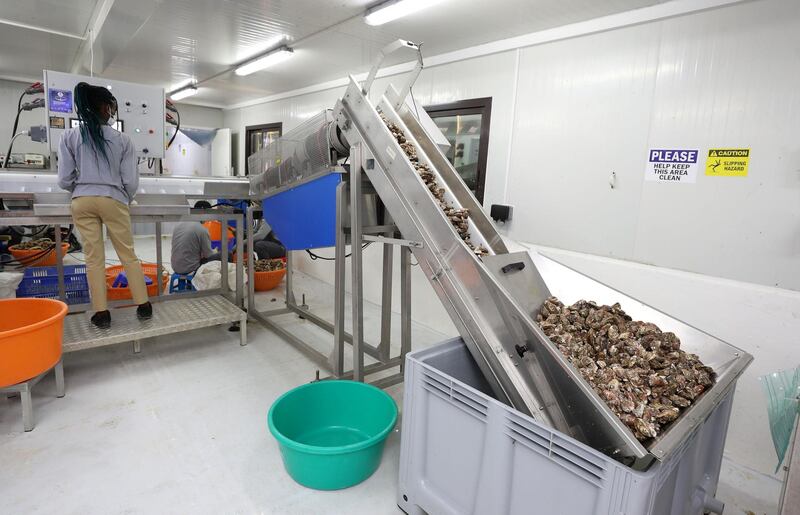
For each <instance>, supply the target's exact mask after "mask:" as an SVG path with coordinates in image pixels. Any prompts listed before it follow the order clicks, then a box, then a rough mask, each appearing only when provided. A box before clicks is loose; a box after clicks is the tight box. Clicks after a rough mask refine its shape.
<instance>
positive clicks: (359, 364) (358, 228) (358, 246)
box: [246, 145, 421, 388]
mask: <svg viewBox="0 0 800 515" xmlns="http://www.w3.org/2000/svg"><path fill="white" fill-rule="evenodd" d="M350 162H351V167H350V174H349V175H346V176H345V180H344V181H342V182H341V183H340V184H339V186H338V188H337V189H336V244H335V265H334V266H335V277H334V315H333V322H329V321H328V320H325V319H324V318H322V317H320V316H319V315H317V314H315V313H313V312H311V311H310V310H309V309H308V308H307V307H304V306H301V305H298V304H297V302H296V299H295V294H294V287H293V280H292V275H293V272H294V260H293V258H292V254H291V252H288V253H287V263H286V267H287V272H286V298H285V306H284V307H282V308H280V309H274V310H270V311H265V312H259V311H258V310H257V309H256V308H255V301H254V293H253V287H252V284H253V267H252V260H250V261H248V270H247V273H248V277H249V278H250V280H249V284H250V286H249V288H248V306H250V310H249V315H250V316H251V317H253V318H255V319H256V320H258V321H260V322H261V323H262V324H264V326H265V327H267V328H268V329H270V330H271V331H273V332H275V333H276V334H278V335H279V336H280V337H281V338H283V339H284V340H286V341H287V342H289V343H290V344H291V345H293V346H294V347H296V348H297V349H298V350H300V351H301V352H303V353H304V354H306V355H307V356H308V357H309V358H310V359H312V360H313V361H314V362H315V363H317V364H318V365H320V366H321V367H322V368H325V369H328V370H330V371H331V378H336V379H353V380H356V381H365V380H366V378H367V376H369V375H371V374H375V373H378V372H383V371H386V370H389V369H392V368H396V367H399V371H398V372H397V373H395V374H392V375H389V376H387V377H383V378H381V379H378V380H376V381H374V382H373V383H372V384H375V385H377V386H379V387H381V388H385V387H388V386H391V385H393V384H397V383H399V382H402V380H403V375H402V374H403V362H404V361H405V355H406V354H407V353H408V352H409V351H410V350H411V259H410V256H411V250H410V249H411V248H418V247H420V246H421V243H419V242H415V241H410V240H403V239H399V238H396V237H395V236H396V235H397V228H396V227H395V226H394V225H378V226H367V227H365V226H363V223H362V219H361V217H362V210H361V209H360V207H361V202H362V198H363V189H362V180H363V177H364V174H363V169H362V168H361V163H362V162H363V155H362V151H361V149H360V148H359V147H358V145H356V146H353V147H352V148H351V149H350ZM348 205H349V206H350V209H349V210H348ZM348 211H349V213H348ZM246 219H247V224H246V229H247V231H248V237H247V241H248V253H251V252H252V248H251V245H252V242H251V239H252V237H251V236H252V234H251V232H252V230H253V208H252V207H251V208H250V209H248V213H247V216H246ZM348 221H349V225H350V226H349V227H346V224H347V222H348ZM348 237H349V238H350V240H351V241H350V252H351V255H350V260H351V262H350V267H351V281H352V283H351V284H352V290H351V293H352V311H351V316H352V320H353V332H352V334H348V333H347V332H346V331H345V314H346V313H345V311H346V309H345V302H346V295H345V289H346V287H345V284H346V280H347V279H346V274H347V257H346V255H347V254H346V252H347V249H346V244H347V239H348ZM367 241H374V242H378V243H382V244H383V245H382V247H383V265H382V272H383V276H382V282H381V287H382V290H381V337H380V342H379V343H378V345H372V344H370V343H368V342H366V341H365V340H364V299H363V258H362V252H361V251H362V244H363V243H364V242H367ZM395 246H399V247H400V249H401V250H400V300H401V302H400V333H401V334H400V340H401V343H400V353H399V355H397V356H394V357H392V356H391V328H392V322H391V320H392V286H393V285H392V268H393V265H394V247H395ZM289 313H293V314H296V315H298V316H299V317H301V318H303V319H305V320H308V321H309V322H311V323H313V324H314V325H316V326H318V327H320V328H322V329H325V330H326V331H328V332H330V333H332V335H333V345H332V348H331V352H330V353H329V354H327V355H326V354H324V353H322V352H320V351H318V350H317V349H316V348H314V347H313V346H312V345H310V344H308V343H307V342H305V341H303V340H302V339H301V338H298V337H297V336H295V335H294V334H292V333H291V332H289V331H288V330H286V329H285V328H283V327H281V325H280V324H279V323H277V322H276V321H275V320H273V317H275V316H279V315H286V314H289ZM345 343H349V344H351V346H352V349H353V366H352V367H351V368H350V369H349V370H346V368H345V356H344V348H345ZM365 355H366V357H369V358H371V359H373V360H375V362H374V363H370V364H365V363H364V361H365V358H366V357H365Z"/></svg>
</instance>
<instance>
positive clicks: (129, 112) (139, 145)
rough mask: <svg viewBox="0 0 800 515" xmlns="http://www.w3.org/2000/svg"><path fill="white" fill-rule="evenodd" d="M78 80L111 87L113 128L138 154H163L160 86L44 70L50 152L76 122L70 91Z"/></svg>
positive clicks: (162, 106)
mask: <svg viewBox="0 0 800 515" xmlns="http://www.w3.org/2000/svg"><path fill="white" fill-rule="evenodd" d="M79 82H86V83H88V84H92V85H93V86H103V87H106V88H108V89H109V91H111V94H112V95H114V97H115V98H116V99H117V123H116V124H115V125H114V129H116V130H118V131H120V132H123V133H125V134H127V135H128V136H130V138H131V140H132V141H133V145H134V147H136V155H137V156H138V157H144V158H154V157H158V158H163V157H164V143H165V140H164V89H163V88H159V87H155V86H145V85H143V84H135V83H133V82H123V81H119V80H112V79H104V78H101V77H86V76H85V75H75V74H72V73H62V72H54V71H51V70H45V71H44V87H45V109H46V111H47V115H46V121H47V141H48V145H49V146H50V151H51V152H57V151H58V144H59V142H60V141H61V135H62V134H63V133H64V130H65V129H67V128H69V127H76V126H77V125H78V123H79V122H78V115H77V114H76V111H75V99H74V98H73V94H74V93H73V91H74V89H75V86H76V85H77V84H78V83H79Z"/></svg>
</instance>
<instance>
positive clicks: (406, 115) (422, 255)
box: [250, 40, 752, 469]
mask: <svg viewBox="0 0 800 515" xmlns="http://www.w3.org/2000/svg"><path fill="white" fill-rule="evenodd" d="M398 49H408V50H411V51H413V52H416V53H417V56H418V62H417V66H416V68H415V70H414V71H413V72H412V73H411V76H410V78H409V79H408V81H407V82H406V84H405V85H404V86H403V87H402V88H401V89H400V90H399V91H398V90H396V89H395V88H394V87H393V86H389V87H388V89H387V90H386V92H385V93H384V95H383V97H382V98H381V100H380V101H379V102H378V103H377V104H373V103H372V102H371V101H370V99H369V96H368V94H369V92H370V88H371V86H372V83H373V81H374V78H375V76H376V74H377V71H378V69H379V67H380V64H381V62H380V61H381V59H382V58H383V56H384V54H388V53H389V52H392V51H394V50H398ZM381 59H379V61H378V62H377V63H376V64H375V66H374V67H373V69H372V70H371V72H370V74H369V76H368V78H367V80H366V81H365V82H364V83H363V84H362V83H359V82H358V81H356V80H355V79H354V78H352V77H351V79H350V84H349V86H348V87H347V90H346V92H345V94H344V95H343V96H342V98H341V99H340V100H339V101H338V102H337V103H336V106H335V108H334V110H333V120H331V121H327V118H325V117H322V118H320V120H319V124H318V127H317V128H316V130H314V131H310V132H309V135H308V136H307V137H306V138H305V139H303V142H302V145H292V148H293V152H292V153H291V156H288V155H283V154H281V153H280V152H278V153H276V152H275V149H274V148H273V149H270V148H269V147H268V148H267V149H264V150H263V151H261V153H260V154H257V155H254V156H251V158H250V164H251V169H256V170H261V171H262V173H261V174H259V175H257V176H255V177H252V178H251V193H253V194H254V195H263V196H265V197H266V199H265V205H266V203H268V202H269V198H270V197H271V196H274V195H277V194H280V193H283V192H286V191H292V190H294V189H296V188H299V187H302V185H303V184H305V183H307V182H309V181H314V180H317V179H319V178H320V177H324V176H326V175H329V174H336V173H338V174H341V177H342V179H343V180H342V182H341V183H340V185H339V186H338V187H337V190H336V202H337V209H336V215H337V219H336V224H335V225H336V230H337V232H336V243H335V244H336V257H337V262H336V295H337V299H336V306H337V308H336V314H335V317H336V320H335V321H334V324H333V329H334V332H335V338H334V348H333V351H332V353H331V355H330V357H329V360H328V361H329V363H330V364H331V365H332V367H331V368H332V370H333V372H334V375H335V376H337V377H341V376H342V375H343V374H344V371H343V370H342V367H341V349H342V346H343V343H344V340H345V336H347V337H349V338H347V339H350V340H352V345H353V352H354V358H353V360H354V363H353V377H354V378H355V379H357V380H363V375H364V374H365V373H367V372H368V371H367V369H366V367H364V365H363V358H364V353H365V352H367V353H368V354H369V353H373V352H374V354H375V355H378V356H379V357H386V356H385V355H381V353H380V352H379V349H377V348H374V347H372V346H367V345H366V344H365V342H364V341H363V316H362V313H361V311H360V310H361V302H362V256H361V250H362V245H361V243H362V242H365V241H376V240H377V241H384V242H386V243H391V244H399V245H401V246H402V247H403V249H404V253H403V254H402V262H403V263H402V265H401V268H402V272H403V273H404V274H407V273H408V272H407V269H406V267H407V264H408V261H409V255H410V254H411V253H413V255H414V257H415V258H416V259H417V261H418V262H419V264H420V267H421V269H422V270H423V271H424V273H425V275H426V276H427V277H428V279H429V281H430V282H431V284H432V285H433V287H434V290H435V291H436V293H437V295H438V296H439V298H440V300H441V301H442V303H443V305H444V306H445V307H446V308H447V311H448V313H449V314H450V317H451V318H452V320H453V322H454V323H455V325H456V327H457V328H458V330H459V332H460V334H461V336H462V338H463V340H464V342H465V343H466V345H467V347H468V348H469V350H470V352H471V354H472V356H473V358H474V359H475V362H476V363H477V365H478V366H479V367H480V369H481V371H482V373H483V375H484V376H485V378H486V380H487V382H488V383H489V385H490V386H491V388H492V390H493V392H494V395H495V396H496V398H497V399H498V400H500V401H502V402H504V403H506V404H509V405H511V406H513V407H514V408H516V409H517V410H519V411H520V412H522V413H525V414H527V415H530V416H531V417H533V418H534V419H535V420H536V421H537V422H540V423H543V424H546V425H547V426H549V427H552V428H554V429H556V430H558V431H560V432H562V433H564V434H567V435H570V436H572V437H574V438H575V439H577V440H579V441H581V442H584V443H586V444H588V445H590V446H592V447H594V448H595V449H598V450H600V451H602V452H604V453H605V454H607V455H609V456H611V457H613V458H615V459H617V460H619V461H621V462H623V463H626V464H628V465H630V466H631V467H633V468H636V469H644V468H647V466H648V465H649V464H650V463H651V462H652V460H654V459H656V460H662V459H665V458H667V457H668V456H669V455H670V454H671V453H673V452H675V451H676V449H678V448H680V446H681V443H682V442H683V441H684V440H685V439H686V438H687V437H688V436H689V435H690V434H692V432H693V431H694V430H695V428H696V427H697V426H698V424H700V423H701V422H702V421H703V420H705V418H706V417H707V416H708V415H709V414H710V413H711V412H712V411H713V410H714V409H715V407H716V406H717V405H718V403H719V402H720V400H721V399H723V398H724V396H725V395H726V394H727V393H729V392H730V391H731V389H732V388H733V386H734V384H735V381H736V379H737V378H738V377H739V375H740V374H741V373H742V371H743V370H744V369H745V367H746V366H747V365H748V364H749V362H750V361H751V359H752V358H751V356H749V355H748V354H746V353H744V352H742V351H741V350H739V349H737V348H735V347H733V346H731V345H728V344H727V343H725V342H722V341H720V340H718V339H716V338H714V337H713V336H711V335H708V334H706V333H703V332H702V331H699V330H697V329H695V328H692V327H690V326H688V325H686V324H683V323H682V322H680V321H678V320H675V319H673V318H671V317H669V316H667V315H664V314H661V313H658V312H657V311H655V310H653V309H652V308H649V307H647V306H644V305H643V304H641V303H640V302H638V301H636V300H635V299H633V298H630V297H628V296H625V295H623V294H621V293H620V294H619V295H618V296H616V300H619V299H621V302H622V304H623V306H624V307H625V309H626V310H627V311H629V313H631V314H632V315H633V316H637V314H641V315H642V316H646V317H647V318H646V319H647V320H650V321H653V322H655V323H657V324H658V325H659V326H660V327H662V328H663V329H664V330H669V331H673V332H675V333H676V334H678V335H679V336H680V337H681V340H682V341H683V347H684V348H685V349H686V350H687V351H688V352H693V353H696V354H698V355H699V356H700V358H701V359H702V360H703V362H704V363H706V364H708V365H709V366H711V367H712V368H713V369H714V370H715V371H716V372H717V374H718V380H717V383H716V384H715V386H714V387H713V388H711V389H710V390H709V391H708V392H706V393H705V394H704V395H703V396H702V397H701V398H699V399H698V401H697V402H696V403H695V404H693V405H692V406H691V407H690V408H689V409H687V410H686V411H685V412H684V413H682V415H681V416H680V417H679V418H678V419H677V420H676V421H675V422H674V423H672V424H671V425H670V426H669V428H668V429H667V430H666V431H664V432H663V433H662V434H661V435H660V436H659V437H657V438H655V439H653V440H651V441H650V442H649V443H648V444H646V445H645V444H643V443H641V442H639V441H638V440H637V439H636V438H635V436H634V435H633V433H632V432H631V431H630V429H628V428H627V427H626V426H625V425H624V424H623V423H622V422H621V421H620V420H619V419H618V418H617V416H616V415H614V413H613V412H612V411H611V410H610V409H609V408H608V406H607V405H606V404H605V402H604V401H602V400H601V399H600V397H599V396H598V395H597V393H596V392H595V391H594V390H593V389H592V388H591V386H590V385H589V384H588V383H587V382H586V381H585V380H584V379H583V378H582V376H581V375H580V373H579V372H578V371H577V370H576V368H575V367H573V366H572V365H571V364H570V363H569V362H568V361H567V360H566V358H565V357H564V356H563V355H562V354H561V353H560V352H559V350H558V349H557V347H556V346H555V345H554V344H553V343H552V342H550V340H549V339H548V338H547V337H546V336H545V335H544V334H543V332H542V331H541V329H540V328H539V327H538V325H537V324H536V323H535V319H534V317H535V314H536V313H537V312H538V310H539V308H540V306H541V305H542V303H543V301H544V300H545V299H546V298H547V297H548V296H549V295H550V293H551V291H550V288H548V286H547V284H551V283H552V281H545V279H544V278H543V277H542V275H541V273H540V271H539V270H538V269H537V267H536V266H535V265H534V263H533V262H532V260H531V259H530V257H529V255H528V254H527V253H526V252H509V250H508V248H507V247H506V245H505V244H504V242H503V240H502V238H501V237H500V235H499V234H498V232H497V231H496V229H495V227H494V225H493V224H492V222H491V221H490V220H489V218H488V217H487V216H486V215H485V214H484V212H483V210H482V207H481V206H480V205H479V204H478V202H477V201H476V199H475V198H474V196H473V195H472V194H471V192H470V191H469V190H468V188H467V187H466V185H465V184H464V182H463V181H462V179H461V178H460V176H459V175H458V173H457V172H456V171H455V169H454V168H453V166H452V165H451V164H450V163H449V162H448V161H447V159H446V158H445V156H444V154H443V153H442V152H441V149H440V148H439V147H438V146H437V142H436V139H435V138H434V137H433V136H432V135H431V134H432V133H431V132H430V131H429V130H427V129H426V128H425V127H424V126H423V123H422V122H421V119H420V117H419V116H418V113H417V112H415V110H414V109H412V108H410V107H409V106H408V105H407V104H406V101H405V99H406V97H407V95H408V93H409V91H410V89H411V86H412V84H413V83H414V81H415V80H416V77H417V75H418V74H419V72H420V70H421V68H422V58H421V56H420V54H419V49H418V47H417V46H416V45H414V44H413V43H410V42H407V41H402V40H399V41H397V42H396V43H394V44H392V45H390V46H389V47H387V48H386V49H385V50H384V53H383V54H382V55H381ZM382 117H385V118H386V119H387V120H388V121H389V122H391V123H393V124H395V125H396V126H398V127H399V128H400V129H401V130H402V131H403V133H404V134H405V138H406V140H407V141H409V142H411V143H412V144H413V145H414V147H415V148H416V151H417V156H418V159H419V163H424V164H425V165H427V166H428V167H429V168H430V169H431V170H432V171H433V173H434V174H435V177H436V179H437V182H438V183H439V185H441V186H442V187H443V188H444V197H445V199H446V200H447V201H448V202H449V203H451V204H452V205H453V207H455V208H457V209H466V210H468V212H469V219H468V229H469V233H470V234H471V236H472V243H473V245H474V246H475V247H479V246H481V247H483V248H485V249H486V250H488V253H487V254H486V255H483V256H481V255H478V254H476V252H475V251H474V249H473V248H470V247H469V246H468V245H467V244H466V243H464V242H463V241H462V239H461V237H459V234H458V232H457V230H456V229H455V228H454V226H453V225H452V224H451V223H450V221H449V220H448V218H447V217H446V216H445V214H443V212H442V210H441V209H440V207H439V205H438V203H437V201H436V199H435V198H434V197H433V196H432V195H431V193H430V191H429V188H428V186H427V185H426V184H425V183H424V182H423V180H422V179H421V178H420V176H419V174H418V173H417V171H416V169H415V166H414V164H413V163H411V162H410V161H409V159H407V157H406V155H405V153H404V151H403V149H402V148H401V146H400V144H399V143H398V142H397V140H396V139H395V137H394V136H393V135H392V133H391V132H390V130H389V129H388V128H387V126H386V124H385V123H384V121H383V119H382ZM285 138H286V139H291V138H292V135H291V133H290V134H287V136H286V137H285ZM278 144H282V143H281V142H278ZM300 147H302V151H301V150H300ZM346 155H349V169H347V170H342V169H337V168H336V167H335V166H334V165H335V163H336V162H335V159H336V158H339V157H344V156H346ZM367 189H369V191H370V192H373V191H374V193H375V194H376V195H377V199H378V200H379V202H380V204H381V205H382V206H383V207H385V210H386V212H387V213H388V215H389V218H387V219H390V220H391V221H390V223H389V224H388V225H382V226H375V225H372V224H370V223H366V222H365V221H364V219H363V212H364V208H363V205H364V202H365V198H366V199H369V196H365V195H364V193H365V192H366V191H367ZM367 211H369V210H367ZM345 219H348V220H349V224H348V225H349V227H348V226H346V225H345ZM279 236H281V235H280V234H279ZM348 239H349V241H350V243H351V253H352V255H351V257H350V261H351V262H350V265H351V268H352V285H351V291H352V296H353V325H352V327H353V332H352V335H345V334H344V332H343V326H344V323H343V322H344V282H345V261H344V256H345V242H346V241H347V240H348ZM390 264H391V263H390ZM559 273H560V274H561V275H560V276H559V278H558V285H559V287H558V291H557V293H558V294H559V296H560V297H562V298H565V299H567V300H569V299H574V300H578V299H579V298H592V293H593V288H592V284H597V283H596V282H594V281H592V280H591V279H589V278H586V277H585V276H583V275H581V274H579V273H577V272H570V273H567V274H566V275H565V274H564V273H563V272H559ZM384 274H386V269H385V270H384ZM403 277H404V279H403V280H402V282H403V284H401V288H405V290H404V293H403V295H402V297H403V299H404V301H405V299H406V297H405V296H406V295H410V292H409V291H408V290H407V288H408V285H407V284H405V282H406V281H407V280H408V279H407V275H403ZM384 298H385V297H384ZM574 300H573V301H574ZM596 300H598V301H603V300H604V299H596ZM406 316H408V315H407V314H404V315H403V317H404V318H403V320H404V324H406V323H409V320H410V319H406V318H405V317H406ZM271 325H273V326H274V324H271ZM281 334H284V335H285V336H287V338H289V339H290V340H297V339H296V338H293V337H291V335H287V334H286V332H285V331H283V332H282V333H281ZM406 343H407V342H405V341H404V342H403V346H402V347H401V348H402V350H401V356H400V360H401V361H402V357H403V353H404V351H405V350H407V345H406ZM321 361H324V360H321ZM384 363H388V360H387V361H385V362H384Z"/></svg>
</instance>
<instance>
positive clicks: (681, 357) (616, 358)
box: [537, 297, 716, 441]
mask: <svg viewBox="0 0 800 515" xmlns="http://www.w3.org/2000/svg"><path fill="white" fill-rule="evenodd" d="M537 321H538V323H539V326H540V327H541V328H542V330H543V331H544V333H545V334H546V335H547V336H548V338H550V340H551V341H552V342H553V343H555V344H556V345H557V346H558V348H559V350H560V351H561V353H562V354H564V356H566V357H567V359H568V360H569V361H570V363H572V364H573V365H574V366H575V367H576V368H578V370H580V373H581V375H582V376H583V378H584V379H586V381H588V382H589V384H590V385H591V386H592V388H594V389H595V391H596V392H597V393H598V395H599V396H600V397H601V398H602V399H603V400H604V401H605V402H606V404H608V407H609V408H611V410H612V411H613V412H614V413H615V414H616V415H617V416H618V417H619V418H620V420H622V422H623V423H624V424H625V425H627V426H628V427H629V428H630V429H631V431H633V434H634V435H635V436H636V438H637V439H638V440H640V441H645V440H648V439H650V438H655V437H656V436H658V435H659V434H660V433H661V432H662V430H663V429H664V427H665V426H666V425H667V424H669V423H670V422H672V421H673V420H675V419H676V418H678V415H680V413H681V411H682V410H684V409H686V408H688V407H689V406H690V405H691V404H692V403H693V402H694V401H695V400H696V399H697V398H698V397H699V396H700V395H701V394H702V393H703V392H705V391H706V390H707V389H709V388H711V386H713V385H714V383H715V381H716V374H715V372H714V370H712V369H711V367H708V366H706V365H704V364H703V363H702V362H701V361H700V358H699V357H698V356H697V355H696V354H689V353H687V352H685V351H682V350H681V348H680V345H681V342H680V340H679V339H678V337H677V336H675V335H674V334H673V333H670V332H662V331H661V330H660V329H659V328H658V327H657V326H656V325H655V324H651V323H649V322H640V321H636V320H632V319H631V317H630V316H628V315H626V314H625V312H624V311H623V310H622V309H621V308H620V305H619V304H614V305H613V306H600V305H597V304H596V303H594V302H589V301H585V300H581V301H578V302H576V303H575V304H573V305H572V306H565V305H564V304H562V303H561V302H560V301H559V300H558V299H557V298H556V297H550V298H549V299H547V300H546V301H545V302H544V304H543V305H542V308H541V310H540V312H539V315H538V317H537Z"/></svg>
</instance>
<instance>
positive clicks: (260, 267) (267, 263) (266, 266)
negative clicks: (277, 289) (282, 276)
mask: <svg viewBox="0 0 800 515" xmlns="http://www.w3.org/2000/svg"><path fill="white" fill-rule="evenodd" d="M284 268H286V263H284V262H283V260H282V259H259V260H258V261H256V262H255V263H253V270H255V271H256V272H275V271H276V270H283V269H284Z"/></svg>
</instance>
